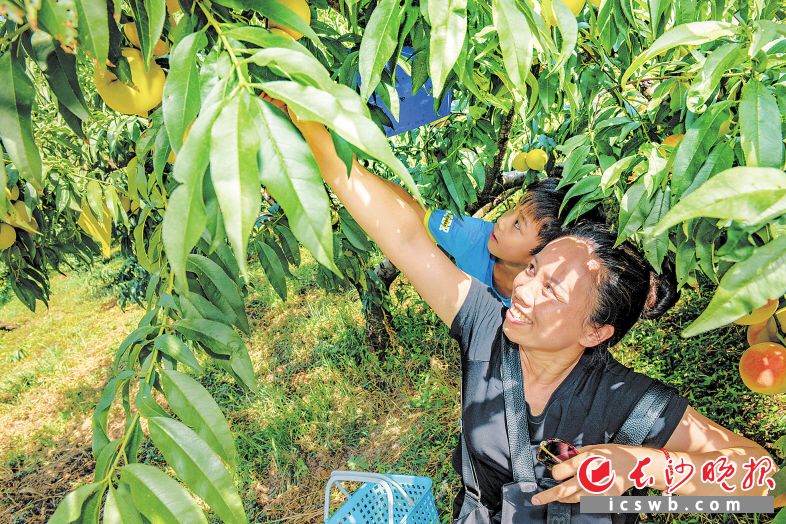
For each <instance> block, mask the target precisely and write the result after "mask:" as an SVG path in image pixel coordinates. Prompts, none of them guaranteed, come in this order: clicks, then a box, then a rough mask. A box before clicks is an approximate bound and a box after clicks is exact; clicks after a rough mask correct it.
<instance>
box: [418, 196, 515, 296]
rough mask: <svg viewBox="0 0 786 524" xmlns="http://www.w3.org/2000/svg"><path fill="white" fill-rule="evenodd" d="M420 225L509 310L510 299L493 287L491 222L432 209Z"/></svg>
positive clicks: (493, 260) (460, 267) (459, 265)
mask: <svg viewBox="0 0 786 524" xmlns="http://www.w3.org/2000/svg"><path fill="white" fill-rule="evenodd" d="M423 223H424V225H425V226H426V229H428V232H429V234H430V235H431V238H432V239H434V242H436V243H437V245H438V246H439V247H441V248H442V249H444V250H445V251H447V253H448V254H449V255H450V256H452V257H453V259H454V260H455V261H456V266H457V267H458V268H459V269H460V270H462V271H464V272H465V273H467V274H468V275H471V276H473V277H475V278H477V279H478V280H480V281H481V282H483V283H484V284H486V285H487V286H488V287H490V288H491V289H492V290H493V291H494V293H495V294H496V295H497V297H499V299H500V300H501V301H502V303H503V304H505V306H506V307H510V299H509V298H505V297H503V296H502V295H500V294H499V292H498V291H497V290H496V289H495V288H494V264H495V262H496V258H495V257H494V255H492V254H491V252H489V247H488V241H489V237H490V236H491V232H492V230H493V229H494V223H493V222H488V221H486V220H482V219H480V218H474V217H471V216H467V215H462V216H461V217H460V218H459V217H456V216H455V215H454V214H453V213H451V212H450V211H445V210H444V209H432V210H429V211H428V213H426V216H425V217H424V218H423Z"/></svg>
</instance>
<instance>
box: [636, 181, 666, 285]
mask: <svg viewBox="0 0 786 524" xmlns="http://www.w3.org/2000/svg"><path fill="white" fill-rule="evenodd" d="M670 201H671V191H670V189H669V188H668V187H667V188H666V191H663V190H662V189H660V188H658V191H657V192H656V193H655V198H654V199H653V205H652V210H651V211H650V214H649V215H648V216H647V219H646V220H645V221H644V224H642V227H643V228H647V227H649V226H652V225H655V224H657V223H658V222H659V221H660V220H661V219H662V218H663V216H664V215H665V214H666V213H667V212H668V211H669V204H670ZM641 244H642V248H643V249H644V256H645V257H646V258H647V260H648V261H649V263H650V265H651V266H652V267H653V268H655V270H656V271H658V272H660V268H661V264H663V259H664V258H665V257H666V254H667V253H668V252H669V233H668V231H664V232H663V233H661V234H660V235H658V236H654V237H650V236H645V237H644V238H643V239H642V242H641Z"/></svg>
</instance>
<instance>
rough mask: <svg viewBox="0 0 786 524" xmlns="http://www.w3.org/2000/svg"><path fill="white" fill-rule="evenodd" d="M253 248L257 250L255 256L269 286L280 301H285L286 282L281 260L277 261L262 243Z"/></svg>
mask: <svg viewBox="0 0 786 524" xmlns="http://www.w3.org/2000/svg"><path fill="white" fill-rule="evenodd" d="M254 246H255V247H256V249H257V256H259V262H260V263H261V264H262V269H264V270H265V276H267V279H268V281H269V282H270V285H272V286H273V289H275V290H276V293H277V294H278V296H279V297H281V300H286V299H287V280H286V275H285V273H284V266H283V265H282V264H281V260H279V259H278V256H276V253H275V252H274V251H273V250H272V249H271V248H270V246H268V245H267V244H265V243H264V242H255V243H254Z"/></svg>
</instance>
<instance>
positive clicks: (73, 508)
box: [48, 482, 103, 524]
mask: <svg viewBox="0 0 786 524" xmlns="http://www.w3.org/2000/svg"><path fill="white" fill-rule="evenodd" d="M102 486H103V483H102V482H93V483H92V484H85V485H84V486H79V487H78V488H76V489H75V490H74V491H72V492H71V493H69V494H68V495H66V496H65V498H64V499H63V500H62V501H60V504H58V505H57V510H55V513H54V514H53V515H52V516H51V517H50V518H49V520H48V524H68V523H70V522H76V521H78V520H79V519H80V516H81V515H82V506H84V504H85V501H86V500H87V499H88V498H89V497H90V496H91V495H92V494H93V493H95V492H96V491H98V489H99V488H101V487H102Z"/></svg>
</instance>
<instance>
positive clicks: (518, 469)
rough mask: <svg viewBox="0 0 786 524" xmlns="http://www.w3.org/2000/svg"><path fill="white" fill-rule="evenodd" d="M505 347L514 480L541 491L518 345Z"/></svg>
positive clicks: (504, 382)
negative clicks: (537, 481) (533, 456)
mask: <svg viewBox="0 0 786 524" xmlns="http://www.w3.org/2000/svg"><path fill="white" fill-rule="evenodd" d="M504 342H505V343H504V344H503V346H502V391H503V394H504V397H505V424H506V425H507V430H508V446H509V447H510V462H511V465H512V466H513V479H514V480H515V481H516V482H528V483H530V487H531V488H532V489H531V490H530V491H535V490H537V489H538V485H537V483H536V480H535V461H534V460H533V458H532V446H531V445H530V440H529V422H528V420H527V405H526V403H525V400H524V377H523V376H522V371H521V357H519V348H518V345H516V344H513V343H511V342H509V341H508V340H507V339H504Z"/></svg>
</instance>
